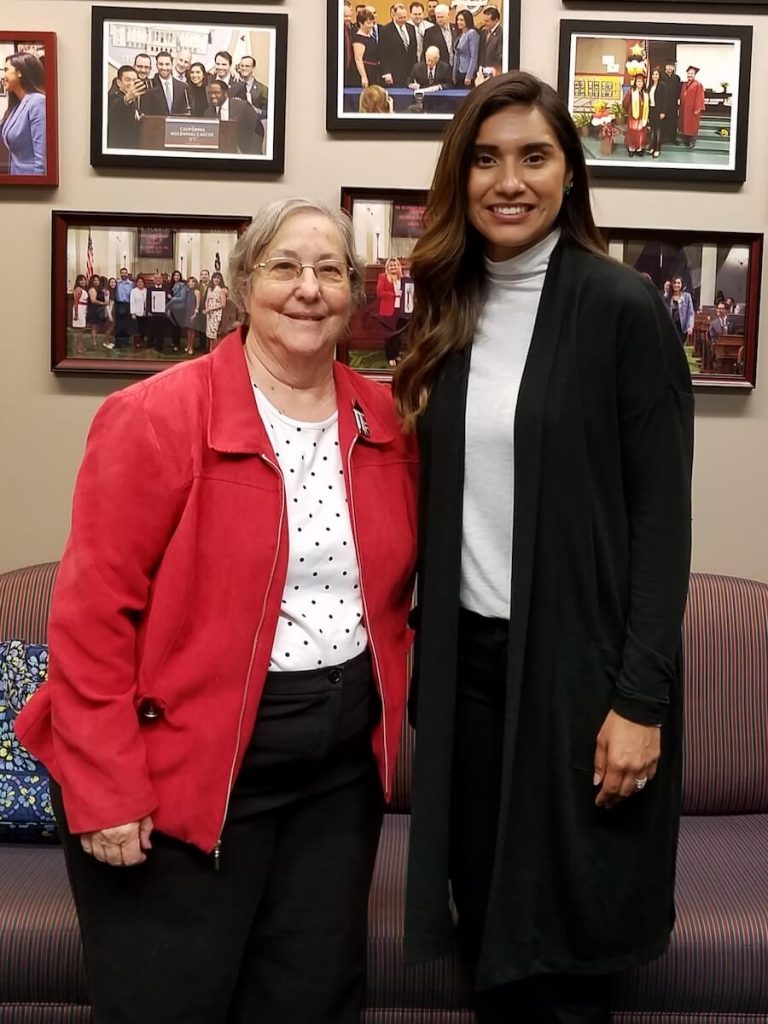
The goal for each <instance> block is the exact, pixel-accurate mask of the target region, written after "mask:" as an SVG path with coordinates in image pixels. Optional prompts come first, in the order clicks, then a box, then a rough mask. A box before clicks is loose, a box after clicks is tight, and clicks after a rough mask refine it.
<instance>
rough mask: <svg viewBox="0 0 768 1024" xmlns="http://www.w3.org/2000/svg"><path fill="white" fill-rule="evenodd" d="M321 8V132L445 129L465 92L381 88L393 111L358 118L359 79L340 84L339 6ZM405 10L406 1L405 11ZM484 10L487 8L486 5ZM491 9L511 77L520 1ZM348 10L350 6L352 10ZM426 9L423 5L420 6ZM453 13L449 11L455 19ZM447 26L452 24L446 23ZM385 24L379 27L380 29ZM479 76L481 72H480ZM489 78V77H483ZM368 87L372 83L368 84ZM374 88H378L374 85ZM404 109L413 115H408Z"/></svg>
mask: <svg viewBox="0 0 768 1024" xmlns="http://www.w3.org/2000/svg"><path fill="white" fill-rule="evenodd" d="M326 4H327V28H326V47H327V50H326V52H327V86H326V117H325V126H326V128H327V130H328V131H329V132H367V133H369V134H370V133H376V134H377V135H378V134H379V133H382V132H383V133H387V134H389V133H391V132H420V133H425V132H429V133H432V132H442V131H443V130H444V128H445V126H446V124H449V123H450V121H451V119H452V118H453V115H454V113H455V110H456V108H457V107H458V106H459V104H460V103H461V101H462V100H463V99H464V97H465V96H466V95H467V91H468V90H467V89H465V88H462V89H441V90H439V91H436V92H430V90H429V89H426V90H411V89H409V88H406V87H393V86H391V85H387V84H385V85H384V88H385V89H386V91H387V95H388V96H389V97H390V99H391V101H392V105H393V110H392V111H391V112H387V113H371V114H365V113H363V114H361V113H360V112H359V110H358V106H359V97H360V92H361V89H360V82H359V78H358V81H357V85H356V86H355V85H352V84H349V85H348V84H347V83H346V81H345V52H344V45H343V44H344V36H343V32H344V15H343V12H344V3H343V0H326ZM409 6H410V0H407V2H406V7H409ZM489 6H490V5H489ZM493 6H497V7H498V8H499V10H500V12H501V31H502V33H503V36H502V47H501V51H502V62H501V67H500V69H499V70H500V71H511V70H513V69H515V68H518V67H519V66H520V24H521V17H520V10H521V0H500V2H499V3H498V4H497V5H493ZM353 7H354V5H353ZM425 7H426V0H425ZM456 13H457V10H456V9H454V8H451V17H452V19H455V16H456ZM451 24H453V20H452V21H451ZM386 25H387V23H386V22H385V23H384V25H382V26H380V27H382V28H383V27H385V26H386ZM480 74H482V72H480ZM489 74H490V71H489ZM370 84H374V83H370ZM376 84H378V83H376ZM409 107H418V108H419V109H415V110H408V109H407V108H409Z"/></svg>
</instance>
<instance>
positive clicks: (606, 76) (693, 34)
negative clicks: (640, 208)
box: [558, 21, 752, 183]
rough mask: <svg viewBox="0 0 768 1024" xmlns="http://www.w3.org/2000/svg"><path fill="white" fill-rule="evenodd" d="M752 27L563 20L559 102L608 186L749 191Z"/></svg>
mask: <svg viewBox="0 0 768 1024" xmlns="http://www.w3.org/2000/svg"><path fill="white" fill-rule="evenodd" d="M751 56H752V28H751V27H750V26H747V25H740V26H730V27H729V26H727V25H690V24H689V25H674V24H669V25H665V24H647V23H646V22H629V21H627V22H617V21H561V23H560V68H559V76H558V82H559V89H560V94H561V95H562V96H563V98H564V99H565V100H566V101H567V103H568V108H569V110H570V111H571V114H572V116H573V119H574V121H575V123H576V125H577V127H578V129H579V132H580V133H581V136H582V146H583V147H584V155H585V157H586V161H587V164H588V166H589V167H590V169H591V171H592V174H593V175H594V176H595V177H603V178H644V179H647V180H677V181H717V182H736V183H741V182H743V181H744V179H745V177H746V169H747V128H748V125H749V76H750V66H751Z"/></svg>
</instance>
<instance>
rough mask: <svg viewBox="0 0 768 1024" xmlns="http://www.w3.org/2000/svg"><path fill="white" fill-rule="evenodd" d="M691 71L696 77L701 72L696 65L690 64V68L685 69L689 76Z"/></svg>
mask: <svg viewBox="0 0 768 1024" xmlns="http://www.w3.org/2000/svg"><path fill="white" fill-rule="evenodd" d="M689 71H692V72H693V73H694V75H698V73H699V72H700V71H701V68H697V67H696V65H695V64H689V65H688V67H687V68H686V69H685V73H686V74H688V72H689Z"/></svg>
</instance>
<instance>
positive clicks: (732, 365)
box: [712, 334, 744, 373]
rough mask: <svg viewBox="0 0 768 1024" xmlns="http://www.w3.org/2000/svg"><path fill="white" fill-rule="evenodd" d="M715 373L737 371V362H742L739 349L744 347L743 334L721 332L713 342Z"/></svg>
mask: <svg viewBox="0 0 768 1024" xmlns="http://www.w3.org/2000/svg"><path fill="white" fill-rule="evenodd" d="M713 348H714V360H713V361H714V366H713V367H712V369H713V370H714V372H715V373H738V372H739V363H741V362H743V358H744V357H743V355H742V354H741V350H742V349H743V348H744V335H743V334H721V335H720V336H719V337H718V338H717V340H716V341H715V343H714V346H713Z"/></svg>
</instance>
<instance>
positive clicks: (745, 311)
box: [601, 227, 764, 391]
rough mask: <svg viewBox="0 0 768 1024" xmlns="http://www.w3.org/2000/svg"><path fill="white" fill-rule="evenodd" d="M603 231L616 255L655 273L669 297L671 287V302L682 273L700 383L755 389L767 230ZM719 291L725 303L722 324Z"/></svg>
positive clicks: (691, 360) (688, 345)
mask: <svg viewBox="0 0 768 1024" xmlns="http://www.w3.org/2000/svg"><path fill="white" fill-rule="evenodd" d="M601 231H602V233H603V235H604V236H605V239H606V241H607V242H608V247H609V252H610V254H611V255H612V256H613V257H614V258H616V259H619V260H620V261H621V262H624V263H626V264H628V265H629V266H632V267H634V268H635V269H636V270H638V272H640V273H642V274H643V275H644V276H645V277H647V278H648V279H649V280H651V281H652V282H653V283H654V284H655V285H656V287H657V288H658V289H659V292H660V294H661V295H662V298H664V297H665V293H666V296H667V299H666V301H665V305H667V308H668V309H671V305H670V302H669V291H670V289H669V288H668V287H666V286H667V283H668V282H672V281H674V280H675V278H678V277H679V278H680V280H681V282H682V285H683V290H684V291H685V292H687V293H688V294H689V295H690V296H691V305H692V307H693V320H692V323H691V324H690V327H691V330H690V334H689V335H688V332H687V331H686V330H684V328H687V327H688V326H689V324H688V323H682V320H681V324H682V327H681V341H683V342H684V349H685V353H686V357H687V359H688V365H689V367H690V369H691V379H692V381H693V384H694V387H696V388H697V389H700V388H702V389H709V388H718V389H724V388H727V389H729V390H734V391H744V390H752V389H753V388H754V387H755V386H756V383H757V378H756V374H757V343H758V318H759V312H760V282H761V275H762V263H763V246H764V236H763V235H762V234H758V233H753V232H737V231H709V230H707V231H687V230H685V229H682V228H665V229H657V228H622V227H608V228H606V227H603V228H601ZM719 298H722V299H723V300H724V305H725V307H726V308H725V315H724V318H723V319H724V321H725V323H724V324H723V325H722V326H721V324H720V318H719V317H718V306H717V300H718V299H719ZM686 302H687V300H686ZM678 304H679V303H678ZM683 313H684V316H683V319H684V318H685V310H683ZM687 315H688V316H689V317H690V313H688V314H687ZM683 335H686V337H685V338H683Z"/></svg>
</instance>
